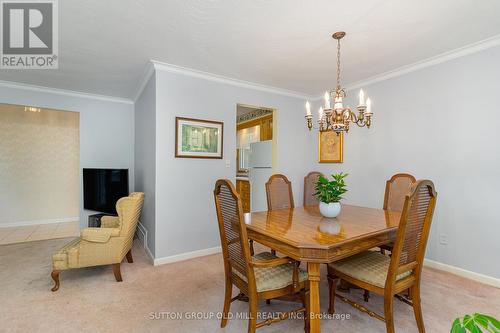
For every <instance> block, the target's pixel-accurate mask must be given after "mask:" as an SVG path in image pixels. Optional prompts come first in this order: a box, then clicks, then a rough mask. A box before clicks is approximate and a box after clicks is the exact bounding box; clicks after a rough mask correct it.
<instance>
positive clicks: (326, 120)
mask: <svg viewBox="0 0 500 333" xmlns="http://www.w3.org/2000/svg"><path fill="white" fill-rule="evenodd" d="M344 36H345V32H343V31H339V32H336V33H334V34H333V35H332V37H333V39H335V40H337V87H336V88H335V90H331V91H330V92H328V91H326V92H325V106H324V108H323V107H320V108H319V110H318V130H319V131H320V132H323V131H328V130H333V131H334V132H336V133H337V134H340V133H342V132H346V133H347V132H348V131H349V124H350V123H351V122H352V123H354V124H356V125H358V126H359V127H365V126H366V127H367V128H370V125H371V123H372V116H373V112H372V103H371V100H370V99H369V98H367V99H366V100H365V93H364V92H363V89H361V90H360V91H359V105H358V106H357V110H358V115H356V114H355V113H354V112H353V111H352V110H351V108H350V107H349V106H347V107H344V105H343V99H344V98H345V97H346V92H345V90H344V88H342V86H341V85H340V40H341V39H342V38H343V37H344ZM332 97H333V108H332V107H331V104H330V100H331V99H332ZM306 122H307V128H308V129H309V130H311V129H312V128H313V121H312V114H311V105H310V104H309V101H307V102H306Z"/></svg>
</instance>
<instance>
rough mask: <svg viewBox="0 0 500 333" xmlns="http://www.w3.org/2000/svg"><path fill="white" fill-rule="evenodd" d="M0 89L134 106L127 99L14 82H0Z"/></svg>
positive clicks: (132, 102)
mask: <svg viewBox="0 0 500 333" xmlns="http://www.w3.org/2000/svg"><path fill="white" fill-rule="evenodd" d="M0 87H5V88H13V89H23V90H29V91H36V92H42V93H49V94H57V95H62V96H71V97H80V98H89V99H94V100H100V101H106V102H115V103H124V104H134V101H132V100H131V99H128V98H122V97H114V96H106V95H99V94H91V93H85V92H80V91H74V90H66V89H59V88H50V87H43V86H37V85H33V84H27V83H19V82H14V81H3V80H0Z"/></svg>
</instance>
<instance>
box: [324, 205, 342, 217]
mask: <svg viewBox="0 0 500 333" xmlns="http://www.w3.org/2000/svg"><path fill="white" fill-rule="evenodd" d="M340 208H341V206H340V202H330V203H328V204H327V203H324V202H320V203H319V211H320V213H321V215H323V216H324V217H329V218H332V217H337V216H338V215H339V214H340Z"/></svg>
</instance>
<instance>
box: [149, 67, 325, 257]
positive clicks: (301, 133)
mask: <svg viewBox="0 0 500 333" xmlns="http://www.w3.org/2000/svg"><path fill="white" fill-rule="evenodd" d="M156 75H157V81H156V84H157V86H156V88H157V99H156V103H157V104H156V110H157V115H156V120H157V124H156V129H157V132H156V138H157V147H156V151H157V156H156V167H157V169H156V176H157V179H156V200H157V207H156V213H157V215H156V255H155V257H156V258H161V257H167V256H172V255H176V254H180V253H185V252H190V251H195V250H201V249H206V248H211V247H215V246H220V239H219V234H218V229H217V220H216V215H215V207H214V200H213V188H214V184H215V181H216V180H217V179H218V178H228V179H231V180H233V181H234V179H235V174H236V168H235V161H236V104H237V103H243V104H249V105H257V106H265V107H271V108H276V109H278V112H277V123H278V130H277V133H275V135H277V145H278V159H277V169H276V171H278V172H282V173H284V174H286V175H287V176H289V178H290V180H291V181H292V183H293V191H294V195H295V200H296V202H297V203H298V204H299V203H301V202H302V192H303V189H302V187H303V177H304V173H305V172H306V171H307V167H308V165H309V164H310V161H311V158H312V155H311V152H310V150H309V148H310V147H311V142H312V138H313V137H314V136H315V134H314V133H309V132H307V131H306V130H305V125H304V114H303V109H304V103H305V101H304V99H302V98H295V97H288V96H284V95H277V94H273V93H269V92H263V91H258V90H254V89H249V88H243V87H238V86H234V85H229V84H226V83H222V82H213V81H209V80H206V79H203V78H195V77H190V76H186V75H182V74H174V73H170V72H166V71H161V70H159V71H157V72H156ZM176 116H183V117H190V118H200V119H208V120H218V121H223V122H224V159H223V160H210V159H186V158H184V159H183V158H174V142H175V117H176ZM226 160H229V161H230V166H229V167H226Z"/></svg>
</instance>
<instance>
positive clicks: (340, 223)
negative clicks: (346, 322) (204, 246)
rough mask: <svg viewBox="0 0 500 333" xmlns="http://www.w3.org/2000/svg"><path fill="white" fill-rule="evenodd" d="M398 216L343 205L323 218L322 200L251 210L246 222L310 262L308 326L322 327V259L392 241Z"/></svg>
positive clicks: (274, 245)
mask: <svg viewBox="0 0 500 333" xmlns="http://www.w3.org/2000/svg"><path fill="white" fill-rule="evenodd" d="M400 217H401V213H400V212H395V211H388V210H383V209H373V208H366V207H359V206H351V205H342V211H341V213H340V215H339V216H337V217H336V218H324V217H322V216H321V214H320V212H319V207H318V206H304V207H297V208H291V209H280V210H274V211H265V212H255V213H251V214H250V215H248V216H247V217H246V218H245V220H246V221H245V223H246V225H247V233H248V237H249V238H250V239H252V240H254V241H256V242H258V243H260V244H263V245H266V246H268V247H270V248H271V249H274V250H276V251H278V252H279V253H282V254H284V255H287V256H289V257H290V258H292V259H295V260H298V261H301V262H306V263H307V272H308V279H309V307H310V332H311V333H319V332H321V328H320V322H321V317H322V314H321V310H320V300H319V299H320V298H319V282H320V264H323V263H325V264H326V263H330V262H334V261H336V260H339V259H342V258H346V257H349V256H352V255H354V254H356V253H359V252H362V251H365V250H368V249H371V248H374V247H377V246H380V245H383V244H387V243H390V242H392V241H394V240H395V238H396V232H397V229H398V225H399V219H400Z"/></svg>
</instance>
